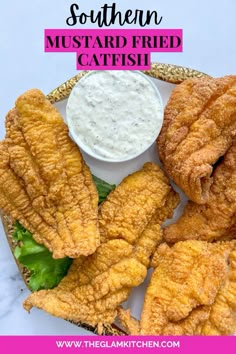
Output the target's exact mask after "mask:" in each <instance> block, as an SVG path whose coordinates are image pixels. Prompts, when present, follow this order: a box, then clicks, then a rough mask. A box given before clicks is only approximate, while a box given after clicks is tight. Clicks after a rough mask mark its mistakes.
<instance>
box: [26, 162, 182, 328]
mask: <svg viewBox="0 0 236 354" xmlns="http://www.w3.org/2000/svg"><path fill="white" fill-rule="evenodd" d="M145 182H146V183H145ZM178 201H179V198H178V195H177V194H176V193H175V192H174V191H173V190H172V188H171V186H170V185H169V183H168V179H167V177H166V176H165V175H164V173H163V172H162V171H161V169H160V168H159V167H158V166H156V165H155V164H153V163H147V164H145V165H144V167H143V169H141V170H140V171H138V172H135V173H133V174H132V175H130V176H128V177H126V178H125V179H124V180H123V181H122V182H121V184H120V185H119V186H118V187H117V188H116V189H115V190H114V191H113V192H112V193H110V195H109V196H108V198H107V200H106V201H105V202H104V203H103V204H102V206H101V210H100V215H99V224H100V231H101V235H102V242H103V243H102V244H101V246H100V247H99V248H98V249H97V251H96V252H95V253H94V254H93V255H91V256H89V257H80V258H79V259H77V260H74V262H73V264H72V266H71V268H70V270H69V272H68V274H67V276H65V278H63V280H62V281H61V282H60V284H59V285H58V286H57V287H56V288H54V289H52V290H41V291H39V292H36V293H33V294H32V295H30V296H29V298H28V299H26V301H25V302H24V307H25V308H26V309H27V310H30V309H31V307H33V306H36V307H39V308H41V309H44V310H46V311H47V312H49V313H51V314H52V315H55V316H58V317H62V318H65V319H67V320H72V321H76V322H78V321H82V322H84V323H87V324H89V325H92V326H96V325H97V326H98V329H99V332H100V333H101V332H102V326H103V324H108V323H112V322H113V321H114V318H115V316H116V309H117V306H118V305H120V304H121V303H122V302H123V301H125V300H126V299H127V298H128V296H129V294H130V291H131V289H132V288H133V287H135V286H138V285H139V284H141V283H142V282H143V280H144V279H145V277H146V273H147V267H148V266H149V263H150V258H151V256H152V254H153V252H154V250H155V248H156V246H157V245H158V244H159V243H160V241H161V228H160V224H161V223H162V222H163V221H164V219H165V218H167V217H171V215H172V213H173V209H174V208H175V207H176V206H177V204H178Z"/></svg>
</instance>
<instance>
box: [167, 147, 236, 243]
mask: <svg viewBox="0 0 236 354" xmlns="http://www.w3.org/2000/svg"><path fill="white" fill-rule="evenodd" d="M213 180H214V183H213V184H212V186H211V189H210V193H209V199H208V201H207V203H206V204H204V205H199V204H196V203H194V202H191V201H190V202H188V203H187V205H186V207H185V209H184V212H183V215H182V216H181V217H180V218H179V219H178V220H177V222H176V223H175V224H172V225H170V226H168V227H167V228H165V229H164V238H165V240H166V241H168V242H177V241H180V240H186V239H198V240H206V241H214V240H220V239H221V240H222V239H231V238H235V225H236V141H235V142H234V144H233V145H232V147H231V148H230V149H229V150H228V152H227V154H226V155H225V158H224V160H223V161H222V162H221V163H220V164H219V165H218V166H217V167H216V169H215V171H214V174H213Z"/></svg>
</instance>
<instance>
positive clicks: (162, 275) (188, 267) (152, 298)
mask: <svg viewBox="0 0 236 354" xmlns="http://www.w3.org/2000/svg"><path fill="white" fill-rule="evenodd" d="M235 246H236V242H235V241H226V242H222V243H221V242H218V243H207V242H204V241H195V240H191V241H185V242H178V243H176V244H175V245H174V246H173V247H172V248H170V247H169V246H168V245H167V244H162V245H160V246H159V248H158V249H157V252H156V254H155V260H156V269H155V270H154V272H153V274H152V277H151V280H150V284H149V285H148V288H147V291H146V295H145V300H144V305H143V311H142V315H141V320H140V321H137V320H135V319H133V318H132V317H131V316H130V312H129V310H128V311H124V310H122V309H121V308H120V309H119V319H120V322H121V323H122V324H123V326H124V328H125V329H126V331H127V332H128V333H130V334H135V335H137V334H141V335H229V334H233V333H234V332H235V331H236V317H235V310H236V262H235V261H236V250H235Z"/></svg>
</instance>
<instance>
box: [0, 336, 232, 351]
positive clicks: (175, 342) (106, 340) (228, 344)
mask: <svg viewBox="0 0 236 354" xmlns="http://www.w3.org/2000/svg"><path fill="white" fill-rule="evenodd" d="M235 345H236V337H233V336H229V337H227V336H222V337H197V336H195V337H190V336H186V337H173V336H172V337H168V336H166V337H156V336H155V337H154V336H148V337H146V336H135V337H133V336H121V337H118V336H117V337H116V336H113V337H109V336H0V348H1V353H4V354H15V353H19V354H21V353H24V354H32V353H34V354H41V353H50V354H59V353H61V354H62V353H63V354H64V353H65V354H66V353H70V354H74V353H86V354H93V353H97V354H100V353H109V354H113V353H117V354H118V353H119V354H122V353H129V354H132V353H135V354H137V353H149V354H150V353H153V354H154V353H161V354H163V353H168V354H170V353H173V354H175V353H178V354H189V353H191V354H199V353H202V354H204V353H207V354H209V353H214V354H222V353H227V354H231V353H232V354H233V353H235Z"/></svg>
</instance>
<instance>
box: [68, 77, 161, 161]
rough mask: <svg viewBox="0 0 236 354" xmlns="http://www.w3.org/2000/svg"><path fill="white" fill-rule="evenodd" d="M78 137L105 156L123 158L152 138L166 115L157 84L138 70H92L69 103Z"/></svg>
mask: <svg viewBox="0 0 236 354" xmlns="http://www.w3.org/2000/svg"><path fill="white" fill-rule="evenodd" d="M66 115H67V122H68V126H69V130H70V134H71V136H72V138H73V139H74V141H75V142H76V143H77V144H78V145H79V146H80V147H81V148H82V149H83V150H84V151H85V152H87V153H88V154H90V155H92V156H94V157H96V158H98V159H102V160H105V161H125V160H128V159H131V158H133V157H136V156H138V155H140V154H141V153H142V152H144V151H145V150H146V149H147V148H148V147H150V145H151V144H152V143H153V142H154V140H155V139H156V137H157V136H158V134H159V132H160V129H161V126H162V121H163V106H162V101H161V97H160V94H159V92H158V90H157V88H156V87H155V85H154V84H153V83H152V82H151V80H150V79H148V78H147V77H146V76H145V75H144V74H141V73H140V72H138V71H94V72H91V73H89V74H87V75H85V76H84V77H83V78H82V79H81V80H80V81H79V82H78V83H77V84H76V86H75V87H74V88H73V90H72V92H71V94H70V97H69V99H68V103H67V108H66Z"/></svg>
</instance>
